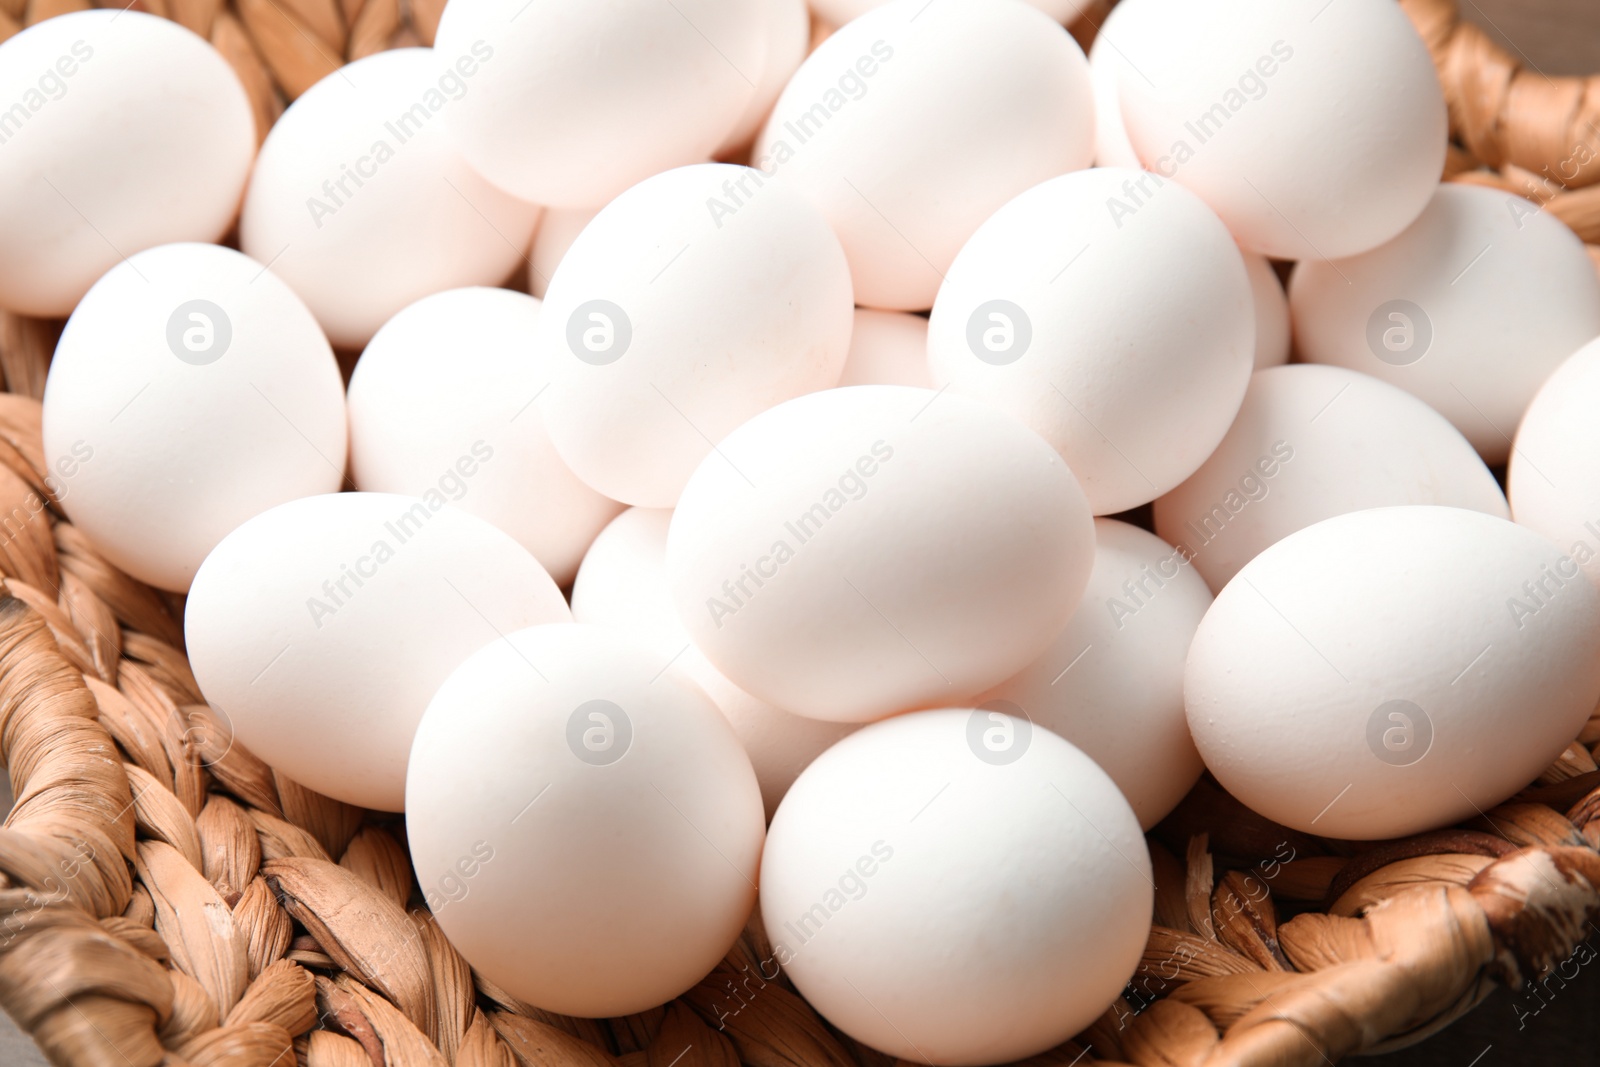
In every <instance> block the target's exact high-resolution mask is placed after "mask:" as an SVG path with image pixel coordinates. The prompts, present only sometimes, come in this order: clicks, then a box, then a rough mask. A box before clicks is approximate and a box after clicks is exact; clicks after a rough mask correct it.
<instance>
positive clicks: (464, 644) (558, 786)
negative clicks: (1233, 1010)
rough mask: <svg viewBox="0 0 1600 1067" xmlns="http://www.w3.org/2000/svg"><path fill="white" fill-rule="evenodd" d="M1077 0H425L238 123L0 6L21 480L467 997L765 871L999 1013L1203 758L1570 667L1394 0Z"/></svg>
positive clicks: (1447, 721)
mask: <svg viewBox="0 0 1600 1067" xmlns="http://www.w3.org/2000/svg"><path fill="white" fill-rule="evenodd" d="M1083 6H1084V5H1082V4H1081V3H1076V2H1073V0H1037V2H1035V3H1033V4H1029V3H1024V2H1023V0H889V2H887V3H880V2H872V0H826V2H824V0H813V8H814V15H815V17H817V18H818V19H819V20H821V21H820V23H819V27H818V28H816V31H815V32H814V27H813V25H812V13H808V11H807V10H806V7H805V5H804V3H803V0H759V2H754V0H604V2H598V0H597V2H587V0H586V2H584V3H570V2H564V0H531V2H529V3H519V4H511V5H507V4H504V3H501V2H497V0H450V2H449V4H448V6H447V7H446V9H445V12H444V17H443V21H442V23H441V24H440V26H439V29H438V35H437V40H436V42H435V44H434V46H433V47H432V48H431V49H428V48H409V49H402V50H398V51H393V52H387V53H382V54H378V55H374V56H371V57H369V58H365V59H361V60H359V61H357V62H355V63H352V64H351V65H349V66H347V67H345V68H344V69H342V70H340V71H338V72H337V73H335V74H333V75H331V76H329V77H328V78H326V79H325V80H324V81H322V82H321V83H319V84H317V85H315V86H314V87H312V88H311V89H310V90H309V91H307V92H305V93H304V94H303V95H301V96H300V97H299V99H298V100H296V101H295V102H294V103H293V105H292V106H291V107H289V109H288V110H287V112H286V113H285V114H284V115H283V117H282V119H281V121H279V122H278V124H277V125H276V127H275V128H274V129H273V130H271V131H270V133H269V134H267V136H266V137H265V140H264V142H262V143H261V146H260V149H259V152H256V151H255V150H254V148H253V146H254V145H255V143H256V139H255V136H254V131H253V130H252V128H251V111H250V107H249V105H248V103H247V100H246V96H245V93H244V91H243V89H242V88H241V85H240V83H239V82H238V80H237V78H236V77H235V76H234V75H233V74H232V73H231V71H230V68H229V67H228V66H227V64H226V63H225V62H224V61H223V60H222V59H221V58H220V56H218V55H217V54H216V53H215V52H214V51H213V50H212V49H211V48H210V46H209V45H207V44H206V43H205V42H203V41H202V40H200V39H199V38H197V37H195V36H193V35H192V34H190V33H189V32H188V31H186V30H183V29H180V28H178V27H177V26H176V25H174V24H172V23H168V22H165V21H162V20H160V19H157V18H154V17H152V16H148V15H143V14H139V13H137V12H127V11H124V12H116V11H88V12H82V13H77V14H71V15H66V16H63V17H60V18H56V19H52V20H49V21H46V22H44V23H41V24H39V25H37V26H34V27H32V28H30V29H28V30H26V31H24V32H22V33H20V34H18V35H17V36H15V37H13V38H12V39H11V40H9V41H7V42H6V43H5V44H4V45H3V46H0V108H9V109H10V110H0V131H3V132H0V142H3V144H0V307H4V308H6V309H8V310H10V311H13V312H18V313H22V314H27V315H40V316H58V317H59V316H66V315H68V314H70V319H69V320H68V321H67V323H66V326H65V329H64V331H63V333H62V335H61V339H60V344H59V347H58V348H57V350H56V352H55V356H54V362H53V364H52V366H51V369H50V374H49V381H48V387H47V390H46V394H45V398H44V416H43V418H44V439H45V448H46V456H47V459H48V461H49V463H50V465H51V470H52V472H53V475H54V476H56V477H57V478H58V479H59V481H60V483H61V485H60V489H59V493H58V495H59V496H60V497H61V500H62V503H63V506H64V508H65V511H66V513H67V515H68V516H69V517H70V518H71V520H72V521H73V522H74V523H75V524H76V525H77V527H78V528H79V529H80V530H82V531H83V532H84V533H85V534H86V535H87V536H88V537H89V538H90V539H91V540H92V542H93V543H94V545H95V546H96V547H97V548H98V549H99V551H100V552H101V553H103V554H104V556H105V557H106V558H107V559H108V560H110V561H111V562H112V563H114V564H115V565H116V566H118V567H120V568H122V569H123V570H125V571H126V572H127V573H128V574H130V575H132V576H134V577H136V578H139V579H141V580H143V581H145V582H148V583H150V584H152V585H154V586H157V587H159V588H161V589H165V590H169V591H172V592H174V593H187V597H188V599H187V605H186V618H185V626H186V634H187V644H188V653H189V656H190V658H191V662H192V664H193V668H194V671H195V675H196V677H197V678H198V680H199V683H200V686H201V688H202V690H203V691H204V694H205V697H206V699H207V700H208V701H209V702H210V703H211V704H212V705H213V707H215V708H216V710H217V711H218V712H219V713H220V714H221V715H222V716H224V717H225V718H226V719H227V720H228V721H230V722H231V723H232V726H233V728H234V730H235V732H236V736H237V739H238V741H239V742H240V743H241V744H244V745H246V746H248V747H249V748H250V749H251V750H252V751H254V752H255V753H256V754H258V755H259V756H261V757H262V758H264V759H266V760H267V761H268V762H270V763H271V764H272V765H273V766H274V767H276V768H277V769H278V770H280V771H282V772H283V773H285V774H287V775H288V776H290V777H292V778H294V779H295V780H297V781H299V782H301V783H303V784H304V785H306V786H308V787H311V788H313V789H316V790H318V791H320V792H322V793H325V794H327V795H328V796H331V797H335V798H337V799H339V800H343V801H347V802H349V803H351V804H356V805H361V806H364V807H368V808H373V809H378V810H382V811H401V810H403V811H404V812H405V824H406V831H407V835H408V840H409V843H410V848H411V852H412V857H413V860H414V862H415V866H416V872H417V877H418V882H419V885H420V889H421V891H422V893H423V896H424V897H425V899H426V901H427V902H428V904H429V905H430V906H431V907H432V908H433V910H434V913H435V915H436V916H437V918H438V921H439V923H440V925H441V926H442V928H443V929H444V931H445V932H446V933H447V934H448V935H449V937H450V938H451V939H452V940H453V942H454V943H455V944H456V945H457V947H458V948H459V949H460V950H461V951H462V953H463V954H464V955H465V956H466V958H467V959H468V960H469V961H470V962H471V963H472V964H473V966H474V967H476V968H477V969H478V970H479V971H480V972H481V973H482V974H483V975H484V976H486V977H487V978H489V979H491V980H492V981H493V982H495V983H496V984H498V985H499V986H501V987H503V988H504V989H506V990H508V991H509V992H511V993H513V994H515V995H516V996H518V997H521V998H523V999H524V1000H526V1001H527V1002H529V1003H531V1004H533V1005H536V1006H538V1007H540V1008H543V1009H546V1010H549V1011H554V1012H561V1013H567V1014H571V1015H580V1016H610V1015H621V1014H626V1013H630V1012H635V1011H639V1010H642V1009H645V1008H649V1007H651V1006H654V1005H657V1004H660V1003H662V1002H664V1001H666V1000H668V999H670V998H672V997H674V996H676V995H678V994H680V993H682V992H684V991H685V990H686V989H688V988H689V987H691V986H692V985H694V984H695V983H696V982H697V981H698V980H699V979H700V978H702V977H703V976H704V975H705V974H706V973H707V971H708V970H709V969H710V968H712V967H713V966H714V965H715V964H716V963H717V961H718V960H719V959H720V958H721V957H722V956H723V955H724V953H725V952H726V951H727V950H728V948H729V947H730V945H731V944H732V943H733V942H734V940H735V939H736V938H737V937H738V935H739V933H740V931H741V929H743V928H744V926H745V924H746V923H747V921H748V920H749V919H750V917H751V914H752V911H753V910H754V909H757V908H758V907H759V912H760V917H761V918H762V919H763V920H764V924H765V931H766V934H767V937H768V939H769V941H770V944H771V945H772V947H773V959H771V960H768V961H763V967H764V968H766V967H769V966H770V967H772V968H775V969H774V970H772V971H771V974H776V973H777V970H776V969H781V970H782V971H783V972H784V973H786V974H787V976H788V978H789V979H790V980H792V982H793V983H794V985H795V987H796V988H798V989H799V991H800V992H801V993H803V994H804V995H805V996H806V997H807V998H808V999H809V1000H810V1002H811V1003H812V1004H813V1005H814V1006H815V1007H816V1008H817V1010H818V1011H820V1012H821V1013H822V1014H823V1015H824V1016H825V1017H826V1018H827V1019H829V1020H830V1021H831V1022H832V1023H833V1024H835V1025H836V1026H838V1027H839V1028H841V1029H842V1030H844V1031H845V1032H847V1033H849V1034H851V1035H853V1036H854V1037H856V1038H858V1039H860V1040H861V1041H863V1042H865V1043H867V1044H869V1045H872V1046H874V1047H876V1048H879V1049H881V1050H883V1051H885V1052H888V1053H890V1054H892V1055H895V1056H900V1057H904V1058H906V1059H913V1060H926V1061H928V1062H933V1063H940V1064H987V1063H998V1062H1002V1061H1006V1060H1011V1059H1016V1058H1021V1057H1025V1056H1028V1055H1031V1054H1033V1053H1036V1052H1039V1051H1041V1050H1044V1049H1047V1048H1049V1047H1051V1046H1053V1045H1055V1044H1056V1043H1058V1042H1060V1041H1062V1040H1064V1039H1065V1038H1068V1037H1069V1036H1071V1035H1073V1034H1074V1033H1076V1032H1077V1031H1079V1030H1080V1029H1081V1028H1082V1027H1084V1026H1085V1025H1087V1024H1088V1023H1090V1022H1091V1021H1092V1020H1093V1019H1094V1018H1095V1017H1096V1016H1097V1015H1099V1014H1100V1013H1101V1011H1102V1010H1103V1009H1104V1008H1105V1007H1106V1006H1107V1004H1108V1003H1109V1002H1110V1001H1111V1000H1112V999H1113V998H1114V997H1115V996H1116V995H1117V993H1118V991H1119V989H1120V988H1121V987H1122V985H1123V983H1124V982H1125V981H1126V980H1127V978H1128V977H1129V975H1130V974H1131V973H1132V970H1133V968H1134V966H1135V964H1136V963H1137V961H1138V959H1139V957H1140V952H1141V950H1142V948H1143V945H1144V942H1145V935H1146V931H1147V929H1148V926H1149V923H1150V917H1151V907H1152V893H1153V888H1152V880H1151V879H1152V875H1151V865H1150V861H1149V856H1148V853H1147V851H1146V848H1145V845H1144V841H1143V839H1142V836H1141V831H1142V830H1143V829H1149V828H1150V827H1152V826H1153V825H1154V824H1155V823H1157V822H1158V821H1159V820H1161V819H1162V818H1163V817H1164V816H1165V815H1166V814H1167V813H1168V812H1170V811H1171V810H1172V809H1173V807H1174V806H1175V805H1176V804H1177V803H1178V801H1179V800H1180V799H1181V798H1182V797H1183V796H1184V794H1185V793H1186V792H1187V791H1188V790H1189V789H1190V787H1191V786H1192V785H1193V784H1194V783H1195V781H1196V780H1197V779H1198V777H1199V776H1200V775H1201V773H1202V771H1203V770H1204V769H1209V771H1210V772H1211V773H1212V774H1213V775H1214V776H1215V777H1216V779H1217V780H1218V781H1219V782H1220V783H1221V785H1222V786H1224V787H1225V788H1226V789H1228V790H1229V791H1231V792H1232V793H1233V794H1234V795H1235V796H1237V797H1238V798H1239V799H1240V800H1242V801H1243V802H1245V803H1246V804H1248V805H1249V806H1251V807H1252V808H1254V809H1256V810H1257V811H1259V812H1261V813H1262V814H1264V815H1266V816H1268V817H1270V818H1271V819H1274V820H1277V821H1278V822H1280V823H1282V824H1284V825H1286V826H1288V827H1292V828H1294V829H1295V830H1298V831H1303V832H1306V833H1310V834H1320V835H1324V836H1328V837H1331V838H1346V839H1376V838H1387V837H1394V836H1399V835H1405V834H1409V833H1414V832H1418V831H1423V830H1427V829H1431V828H1437V827H1441V826H1446V825H1449V824H1450V823H1452V822H1455V821H1458V820H1461V819H1463V818H1467V817H1471V816H1473V815H1474V814H1476V813H1478V812H1480V811H1482V810H1485V809H1487V808H1489V807H1491V806H1493V805H1495V804H1497V803H1499V802H1501V801H1503V800H1505V799H1506V798H1507V797H1509V796H1511V795H1512V794H1514V793H1515V792H1516V791H1518V790H1519V789H1520V788H1522V787H1523V786H1525V785H1526V784H1528V782H1529V781H1530V780H1531V779H1533V778H1534V777H1536V776H1537V775H1538V774H1539V773H1540V772H1541V770H1543V769H1544V768H1545V767H1546V766H1547V765H1548V764H1549V763H1550V761H1551V760H1552V759H1553V758H1554V757H1556V756H1557V755H1558V754H1559V753H1560V752H1561V751H1562V749H1563V748H1564V747H1565V746H1566V745H1567V744H1568V743H1569V742H1570V741H1571V740H1572V738H1574V737H1575V736H1576V735H1577V734H1578V732H1579V730H1580V728H1581V727H1582V726H1583V724H1584V722H1585V721H1586V720H1587V718H1588V716H1589V715H1590V712H1591V710H1592V709H1593V708H1594V707H1595V703H1596V698H1597V696H1600V655H1596V652H1597V651H1600V591H1597V589H1596V587H1595V583H1596V582H1600V458H1597V457H1600V428H1597V427H1600V419H1597V418H1596V415H1597V413H1600V341H1595V338H1596V337H1597V336H1600V277H1597V275H1596V271H1595V268H1594V266H1593V264H1592V263H1591V261H1590V259H1589V258H1588V256H1587V255H1586V254H1585V250H1584V247H1583V246H1582V244H1581V243H1580V242H1579V241H1578V239H1577V238H1576V237H1574V236H1573V234H1572V233H1570V232H1569V231H1568V230H1566V229H1565V228H1564V227H1563V226H1562V224H1561V223H1560V222H1559V221H1557V220H1555V219H1553V218H1551V217H1548V216H1547V215H1545V214H1542V213H1540V211H1539V210H1538V208H1537V205H1535V204H1533V203H1531V202H1529V201H1524V200H1522V199H1519V198H1517V197H1513V196H1510V195H1507V194H1504V193H1501V192H1498V191H1493V190H1490V189H1487V188H1479V187H1467V186H1463V185H1440V183H1439V178H1440V173H1441V168H1442V164H1443V160H1444V156H1445V149H1446V138H1447V121H1446V110H1445V105H1444V101H1443V98H1442V96H1441V92H1440V89H1439V85H1438V82H1437V80H1436V77H1435V74H1434V72H1433V68H1432V66H1431V63H1430V59H1429V56H1428V53H1427V50H1426V49H1425V47H1424V46H1423V43H1422V41H1421V40H1420V39H1419V38H1418V36H1417V34H1416V32H1415V31H1414V30H1413V29H1412V27H1411V26H1410V24H1409V23H1408V22H1407V21H1406V19H1405V17H1404V15H1403V14H1402V13H1401V11H1400V9H1399V8H1398V7H1397V6H1396V5H1395V4H1394V3H1392V0H1339V2H1338V3H1335V4H1327V3H1326V2H1325V0H1124V2H1122V3H1121V4H1120V5H1119V6H1117V7H1116V8H1115V10H1114V12H1113V14H1112V16H1111V18H1110V19H1109V20H1108V21H1107V22H1106V23H1105V25H1104V26H1103V27H1102V28H1101V29H1100V32H1099V35H1098V37H1097V39H1096V41H1095V43H1094V46H1093V49H1092V52H1091V54H1090V56H1089V57H1087V58H1086V57H1085V56H1084V54H1083V52H1082V51H1081V50H1080V48H1079V46H1078V45H1077V44H1076V43H1075V41H1074V39H1073V37H1072V36H1070V35H1069V34H1068V32H1067V31H1066V30H1065V29H1064V28H1063V26H1062V24H1061V22H1062V20H1071V19H1072V18H1074V17H1075V16H1077V15H1078V14H1079V10H1080V8H1081V7H1083ZM830 23H831V25H830ZM814 39H820V41H821V43H820V44H819V45H815V46H814V47H813V41H814ZM808 51H809V55H807V53H808ZM13 104H15V105H16V106H11V105H13ZM1096 162H1098V163H1099V164H1100V166H1098V167H1096V166H1092V164H1093V163H1096ZM746 164H748V165H746ZM241 205H242V208H241ZM236 217H237V219H238V228H237V240H236V241H233V242H232V243H233V244H235V245H237V248H238V249H239V250H237V251H236V250H234V249H233V248H232V247H225V246H224V245H223V244H222V243H220V242H222V241H223V240H224V239H225V237H226V235H228V234H229V233H230V231H231V229H232V227H233V225H234V220H235V218H236ZM208 242H209V243H208ZM1269 260H1275V261H1278V265H1277V266H1276V267H1275V266H1274V263H1273V262H1270V261H1269ZM1289 260H1293V261H1297V262H1296V264H1295V265H1294V266H1293V269H1292V275H1290V274H1289V273H1288V270H1289V265H1288V264H1287V263H1285V262H1284V261H1289ZM1280 273H1281V274H1283V275H1284V276H1288V277H1289V278H1290V281H1289V284H1288V287H1287V293H1285V291H1284V289H1283V288H1282V287H1281V286H1280V283H1279V280H1278V279H1279V277H1280ZM497 287H498V288H497ZM530 291H531V293H532V294H534V295H528V294H529V292H530ZM924 313H929V314H927V315H924ZM1291 335H1292V337H1291ZM1591 342H1594V343H1591ZM1291 347H1292V349H1293V352H1294V355H1295V359H1296V362H1293V363H1291V362H1290V354H1291ZM336 350H337V352H339V353H341V354H343V356H344V357H345V364H346V369H347V370H348V367H349V362H350V360H351V359H352V358H353V357H354V356H355V355H356V354H357V353H359V359H356V360H355V361H354V367H353V373H350V374H349V375H348V386H346V384H345V382H344V379H343V378H342V377H341V373H340V362H339V359H340V357H339V356H336ZM1507 463H1509V486H1510V505H1509V506H1508V503H1507V498H1506V496H1505V494H1504V493H1503V492H1502V490H1501V488H1500V483H1499V482H1497V480H1496V477H1495V475H1494V474H1493V473H1491V469H1490V465H1494V466H1500V465H1504V464H1507ZM1144 505H1153V507H1152V508H1151V509H1150V510H1148V511H1145V510H1140V511H1136V512H1135V513H1134V514H1133V515H1131V516H1127V515H1125V516H1124V517H1123V518H1120V519H1119V518H1115V517H1113V516H1116V515H1119V514H1122V513H1125V512H1129V511H1130V510H1132V509H1141V508H1142V506H1144ZM1141 525H1142V526H1144V527H1145V528H1143V529H1141V528H1140V526H1141ZM563 589H566V590H569V592H568V593H567V594H565V595H564V593H563ZM1213 597H1214V598H1215V599H1214V600H1213ZM769 822H770V825H768V824H769ZM758 886H759V896H758ZM758 899H759V905H758V903H757V902H758ZM769 977H770V975H769Z"/></svg>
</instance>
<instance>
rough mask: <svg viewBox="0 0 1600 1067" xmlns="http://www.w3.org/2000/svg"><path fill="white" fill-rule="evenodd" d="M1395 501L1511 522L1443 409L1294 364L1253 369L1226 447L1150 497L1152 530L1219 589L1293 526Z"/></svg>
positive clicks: (1363, 378) (1380, 385) (1336, 371)
mask: <svg viewBox="0 0 1600 1067" xmlns="http://www.w3.org/2000/svg"><path fill="white" fill-rule="evenodd" d="M1400 504H1442V505H1445V506H1448V507H1456V508H1469V509H1471V510H1473V511H1481V512H1483V513H1484V514H1486V515H1494V516H1496V517H1497V518H1502V519H1504V518H1508V517H1509V513H1508V512H1507V510H1506V498H1505V495H1504V494H1503V493H1501V491H1500V486H1499V485H1498V484H1497V483H1496V482H1495V480H1494V475H1493V474H1491V473H1490V472H1489V468H1488V467H1485V466H1484V465H1483V460H1481V459H1479V458H1478V454H1477V453H1476V452H1474V451H1473V450H1472V446H1471V445H1470V444H1468V443H1467V440H1466V438H1464V437H1462V436H1461V434H1460V433H1459V432H1458V431H1457V430H1456V428H1455V427H1453V426H1451V425H1450V423H1449V422H1448V421H1447V420H1446V419H1445V417H1444V416H1442V415H1440V414H1439V413H1438V412H1437V411H1434V410H1433V409H1432V408H1430V407H1428V405H1426V404H1424V403H1423V402H1422V401H1420V400H1418V399H1417V398H1416V397H1414V396H1412V395H1411V394H1409V393H1407V392H1405V391H1404V390H1402V389H1396V388H1395V387H1394V386H1392V385H1387V384H1385V383H1384V382H1381V381H1379V380H1378V379H1376V378H1369V377H1368V376H1367V375H1365V374H1357V373H1356V372H1355V371H1350V370H1345V369H1344V368H1343V367H1324V366H1319V365H1316V364H1309V363H1297V364H1294V365H1293V366H1288V367H1272V368H1269V369H1267V370H1264V371H1258V372H1256V374H1255V375H1254V376H1253V377H1252V378H1251V379H1250V391H1249V392H1248V393H1247V394H1245V398H1244V406H1243V407H1241V408H1240V409H1239V417H1238V418H1237V419H1235V420H1234V423H1233V426H1232V427H1231V428H1230V429H1229V430H1228V435H1227V436H1226V437H1224V438H1223V439H1222V444H1220V445H1218V446H1217V450H1216V451H1215V452H1213V453H1212V454H1211V457H1210V458H1209V459H1207V460H1206V462H1205V464H1204V465H1203V466H1202V467H1201V468H1200V469H1199V470H1198V471H1196V472H1195V473H1194V475H1193V476H1192V477H1191V478H1189V479H1188V480H1187V481H1186V482H1184V483H1183V484H1182V485H1180V486H1178V487H1177V488H1176V489H1174V490H1173V491H1172V492H1170V493H1168V494H1167V495H1165V496H1163V497H1161V498H1160V499H1159V500H1157V501H1156V505H1155V525H1156V532H1157V533H1159V534H1160V535H1161V536H1162V537H1164V538H1165V539H1166V540H1168V541H1170V542H1171V543H1172V544H1174V545H1177V546H1178V547H1179V548H1181V549H1182V551H1183V553H1184V555H1185V556H1186V557H1187V558H1188V559H1189V560H1191V561H1192V562H1193V563H1194V567H1195V570H1197V571H1199V572H1200V574H1201V575H1202V576H1204V578H1205V580H1206V581H1207V582H1208V583H1209V584H1210V586H1211V588H1212V589H1214V590H1215V589H1221V588H1222V587H1223V586H1224V585H1226V584H1228V581H1229V580H1230V579H1232V578H1233V576H1234V575H1235V574H1237V573H1238V572H1239V568H1241V567H1243V566H1244V565H1245V564H1246V563H1249V562H1250V561H1251V560H1252V559H1254V558H1255V557H1256V556H1257V555H1259V554H1260V553H1261V551H1262V550H1263V549H1265V548H1267V547H1268V546H1269V545H1272V544H1274V543H1276V542H1277V541H1280V540H1282V539H1283V538H1284V537H1287V536H1288V535H1289V534H1292V533H1294V532H1295V531H1296V530H1300V529H1303V528H1305V527H1307V526H1310V525H1311V524H1312V523H1314V522H1320V521H1322V520H1323V519H1329V518H1332V517H1333V516H1335V515H1342V514H1345V513H1346V512H1351V511H1364V510H1366V509H1368V508H1381V507H1393V506H1396V505H1400Z"/></svg>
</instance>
